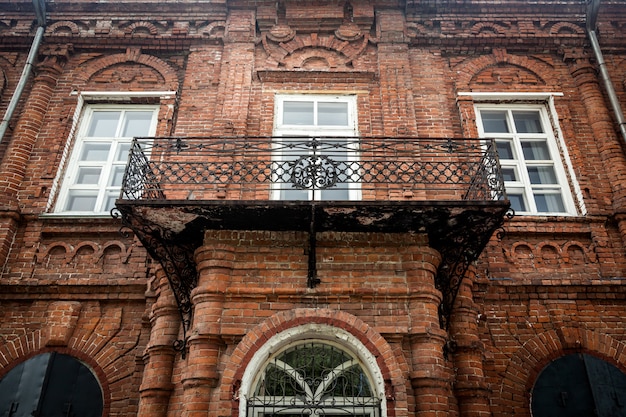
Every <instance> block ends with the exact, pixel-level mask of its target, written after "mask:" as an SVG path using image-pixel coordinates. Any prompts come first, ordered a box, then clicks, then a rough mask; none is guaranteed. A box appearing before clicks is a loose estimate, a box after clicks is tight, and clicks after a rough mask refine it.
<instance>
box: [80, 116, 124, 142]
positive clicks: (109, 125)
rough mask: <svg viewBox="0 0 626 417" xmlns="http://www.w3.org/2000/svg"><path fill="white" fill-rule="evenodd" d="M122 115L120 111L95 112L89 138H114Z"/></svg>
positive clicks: (88, 133)
mask: <svg viewBox="0 0 626 417" xmlns="http://www.w3.org/2000/svg"><path fill="white" fill-rule="evenodd" d="M120 115H121V112H119V111H94V112H93V113H92V115H91V124H90V125H89V130H88V132H87V136H92V137H94V136H95V137H114V136H115V131H116V130H117V122H118V121H119V119H120Z"/></svg>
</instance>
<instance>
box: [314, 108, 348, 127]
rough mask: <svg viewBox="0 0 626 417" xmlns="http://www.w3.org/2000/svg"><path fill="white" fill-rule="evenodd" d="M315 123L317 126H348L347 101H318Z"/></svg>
mask: <svg viewBox="0 0 626 417" xmlns="http://www.w3.org/2000/svg"><path fill="white" fill-rule="evenodd" d="M317 124H318V125H319V126H348V103H327V102H320V103H318V104H317Z"/></svg>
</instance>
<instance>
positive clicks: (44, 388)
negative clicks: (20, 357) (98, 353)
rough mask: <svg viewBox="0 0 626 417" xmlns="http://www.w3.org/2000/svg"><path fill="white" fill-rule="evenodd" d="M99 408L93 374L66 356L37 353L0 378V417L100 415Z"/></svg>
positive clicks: (101, 402)
mask: <svg viewBox="0 0 626 417" xmlns="http://www.w3.org/2000/svg"><path fill="white" fill-rule="evenodd" d="M102 411H103V397H102V388H101V387H100V384H99V383H98V380H97V379H96V377H95V375H94V373H93V372H92V371H91V370H90V369H89V368H88V367H87V366H85V365H84V364H83V363H82V362H80V361H79V360H77V359H75V358H74V357H72V356H69V355H65V354H61V353H56V352H48V353H43V354H41V355H37V356H35V357H33V358H30V359H29V360H27V361H25V362H22V363H21V364H19V365H18V366H16V367H15V368H13V369H12V370H11V371H9V373H7V374H6V375H5V376H4V378H2V379H1V380H0V416H6V417H32V416H37V417H56V416H69V417H73V416H76V417H78V416H80V417H101V416H102Z"/></svg>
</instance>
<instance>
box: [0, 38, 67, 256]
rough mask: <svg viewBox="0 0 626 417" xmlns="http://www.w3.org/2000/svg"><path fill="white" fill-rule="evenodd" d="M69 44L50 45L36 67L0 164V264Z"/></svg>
mask: <svg viewBox="0 0 626 417" xmlns="http://www.w3.org/2000/svg"><path fill="white" fill-rule="evenodd" d="M68 51H69V48H68V47H49V48H48V49H47V50H46V51H44V54H45V58H44V60H43V61H42V62H40V63H39V65H37V67H36V72H35V79H34V83H33V87H32V90H31V93H30V95H29V96H28V99H27V101H26V103H25V104H24V108H25V109H28V111H27V112H24V113H23V114H22V116H21V117H20V119H19V120H18V122H17V126H16V128H15V130H14V132H13V135H12V138H11V142H10V143H9V146H8V149H7V151H6V153H5V156H4V159H3V160H2V164H1V165H0V167H1V169H0V266H2V265H4V263H5V262H6V260H7V257H8V253H9V250H10V247H11V243H12V242H13V239H14V237H15V231H16V230H17V226H18V223H19V218H20V205H19V201H18V192H19V190H20V187H21V186H22V181H23V180H24V175H25V173H26V167H27V165H28V161H29V159H30V156H31V153H32V150H33V146H34V144H35V141H36V140H37V135H38V134H39V131H40V130H41V127H42V125H43V120H44V117H45V115H46V112H47V110H48V105H49V104H50V99H51V98H52V94H53V93H54V89H55V87H56V84H57V81H58V78H59V76H60V75H61V73H62V72H63V67H64V65H65V62H66V58H67V54H68Z"/></svg>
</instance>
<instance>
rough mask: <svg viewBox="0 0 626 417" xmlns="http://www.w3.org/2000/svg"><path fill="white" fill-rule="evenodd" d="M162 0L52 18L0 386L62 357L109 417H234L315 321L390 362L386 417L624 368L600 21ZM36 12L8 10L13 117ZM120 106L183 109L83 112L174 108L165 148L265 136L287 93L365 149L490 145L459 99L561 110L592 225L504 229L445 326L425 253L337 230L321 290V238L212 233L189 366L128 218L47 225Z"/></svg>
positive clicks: (619, 256)
mask: <svg viewBox="0 0 626 417" xmlns="http://www.w3.org/2000/svg"><path fill="white" fill-rule="evenodd" d="M157 3H158V2H156V3H155V2H135V1H124V2H115V3H107V4H102V3H99V4H98V7H97V8H96V7H95V5H94V4H92V2H90V1H80V2H76V1H74V2H69V1H68V2H58V1H57V2H55V3H54V5H52V4H50V5H49V6H50V10H49V16H48V18H49V20H50V21H49V25H48V27H47V28H46V36H45V40H44V45H43V47H42V49H41V53H40V57H39V63H38V65H37V68H36V75H37V76H36V77H32V79H31V80H30V81H29V83H28V84H27V88H26V91H25V94H24V96H23V98H22V100H21V102H20V105H19V106H18V110H17V113H16V115H15V116H14V117H13V118H12V120H11V122H10V129H9V131H8V133H7V135H6V137H5V138H4V139H3V141H2V143H0V158H3V159H2V163H1V165H0V172H2V173H3V177H4V178H0V198H1V199H2V202H1V203H0V207H2V211H0V261H1V262H0V377H2V376H4V375H6V373H7V372H9V371H10V370H11V369H12V368H13V367H15V366H16V365H17V364H18V363H20V362H23V361H24V360H26V359H28V358H30V357H32V356H34V355H36V354H38V353H41V352H45V351H50V350H55V351H59V352H63V353H68V354H70V355H73V356H75V357H77V358H78V359H80V360H81V361H83V362H84V363H85V364H86V365H88V366H89V367H90V368H91V369H92V370H93V371H94V373H95V374H96V376H97V377H98V380H99V381H100V383H101V384H102V388H103V392H104V397H105V398H104V400H105V401H104V403H105V416H106V415H112V416H113V415H115V416H132V415H141V416H150V417H157V416H158V417H166V416H173V415H179V414H182V415H184V416H190V417H191V416H195V415H200V414H202V415H207V413H208V415H211V416H230V415H237V413H238V407H239V405H240V403H241V393H240V392H239V390H238V389H239V387H240V386H241V383H242V378H243V375H244V372H245V370H246V365H247V364H249V363H250V361H251V359H252V356H253V355H254V353H255V352H256V351H257V350H258V349H260V348H261V347H262V346H263V345H264V343H266V342H267V341H268V340H270V339H271V338H272V337H280V335H281V334H283V332H284V331H286V330H288V329H293V328H297V327H298V326H302V325H304V324H311V323H312V324H319V325H324V326H328V327H333V326H334V327H336V328H338V329H341V330H342V331H345V332H347V333H350V334H352V335H353V336H354V337H355V338H356V339H358V340H359V341H360V343H362V344H363V345H364V346H366V347H367V349H369V350H370V351H371V352H372V354H373V355H374V356H375V357H376V361H377V366H378V367H379V368H380V370H381V375H382V378H383V379H384V385H385V388H384V395H385V401H386V404H387V415H389V416H404V415H420V416H435V415H436V416H444V415H445V416H456V415H459V416H485V415H490V414H489V413H491V415H494V416H506V415H512V414H513V413H515V414H516V415H518V414H519V415H530V411H529V404H530V391H531V390H532V387H533V384H534V382H535V380H536V378H537V376H538V374H539V373H540V371H541V370H542V369H543V367H544V366H546V365H547V364H548V363H549V362H550V361H551V360H553V359H555V358H558V357H559V356H562V355H563V354H566V353H569V352H586V353H590V354H593V355H595V356H598V357H600V358H602V359H604V360H606V361H608V362H609V363H611V364H613V365H615V366H617V367H618V368H619V369H621V370H622V371H625V372H626V358H625V357H624V355H625V354H624V353H623V352H625V350H624V343H625V342H626V339H625V335H624V331H623V327H624V326H623V317H624V315H626V302H625V300H624V290H623V289H622V288H623V284H624V279H626V278H625V277H626V256H625V255H626V250H625V247H626V244H625V241H626V218H625V216H624V204H625V202H626V158H625V156H624V155H625V153H624V146H623V144H620V139H619V136H618V134H617V129H616V126H615V123H614V118H613V116H612V115H611V112H610V108H609V106H608V102H607V100H606V97H605V93H604V91H603V87H602V84H601V82H600V80H599V79H598V75H597V67H596V63H595V60H594V59H593V57H592V54H591V52H590V50H589V47H588V42H587V40H586V35H585V21H584V13H585V2H584V1H582V0H581V1H578V0H571V1H565V2H560V3H559V4H552V5H547V4H546V5H540V6H537V7H533V8H530V7H529V6H527V5H526V4H525V3H524V2H517V1H514V2H505V3H506V4H505V3H501V4H499V3H497V2H496V3H493V2H492V3H489V4H483V3H482V2H480V1H476V2H474V3H476V4H474V5H473V6H472V7H473V8H469V7H467V4H466V2H456V1H447V2H432V1H420V2H416V1H411V2H407V4H406V7H399V6H397V5H395V4H391V3H389V2H385V1H370V2H364V3H363V2H358V4H357V2H353V3H354V4H352V8H351V9H350V8H348V7H344V6H345V5H344V4H343V2H314V1H309V2H304V3H302V2H292V1H285V2H283V3H284V4H282V5H281V7H284V12H283V11H281V7H278V8H277V7H276V4H275V2H263V1H256V2H248V1H244V0H241V1H234V2H224V1H219V2H218V1H216V2H209V3H207V2H198V3H196V2H191V1H188V2H182V3H180V2H178V3H168V4H162V2H161V3H158V4H157ZM318 3H319V4H318ZM604 3H606V4H604ZM604 3H603V5H602V7H601V14H600V18H599V29H600V30H599V33H600V42H601V44H602V48H603V51H604V52H605V55H606V56H605V58H606V61H607V68H608V70H609V72H610V74H611V77H612V79H613V81H614V85H615V89H616V91H617V95H618V99H619V101H620V102H621V104H622V106H623V107H626V75H625V74H626V71H625V70H624V62H625V61H624V48H623V45H624V33H625V31H624V30H623V28H624V26H625V25H626V15H625V14H624V10H626V4H625V3H624V2H623V1H622V0H615V1H612V2H604ZM157 6H158V7H157ZM474 6H475V7H474ZM31 8H32V5H31V2H29V1H27V0H24V1H10V2H1V1H0V9H1V10H6V12H3V13H6V18H5V19H4V20H2V22H0V111H1V112H2V113H3V114H4V111H5V109H6V107H7V106H8V102H9V100H10V98H11V94H12V92H13V90H14V89H15V86H16V84H17V80H18V78H19V74H20V73H21V69H22V67H23V65H24V62H25V59H26V55H27V53H28V47H29V41H30V39H31V38H32V33H33V29H32V24H33V23H32V22H33V13H32V10H31ZM120 91H125V92H134V93H138V92H146V91H153V92H154V91H158V92H170V93H171V92H174V93H173V94H172V95H167V96H165V95H163V96H161V95H155V96H150V97H138V96H137V95H135V96H134V97H133V98H124V99H120V98H119V97H118V98H115V97H113V98H111V97H106V96H105V95H100V96H98V98H93V97H94V96H90V98H89V97H88V98H87V99H86V100H87V103H89V102H90V100H91V102H118V103H119V102H125V103H130V102H135V103H150V104H158V105H159V106H160V110H159V115H158V119H159V122H158V126H157V136H167V135H175V136H194V135H197V136H219V135H223V136H237V135H240V136H245V135H254V136H270V135H272V133H273V128H274V96H275V95H276V94H285V93H315V94H354V95H356V97H357V113H358V116H357V117H358V131H359V134H361V135H363V136H390V137H396V136H417V137H420V138H425V137H431V138H436V137H477V136H478V130H477V126H476V114H475V111H474V107H473V106H474V104H475V103H476V100H475V99H474V98H473V96H467V95H466V96H461V95H459V93H462V92H472V93H475V92H483V93H489V92H491V93H495V92H497V93H507V92H508V93H516V92H534V93H558V94H556V95H554V96H553V105H554V109H555V110H556V114H557V117H558V120H556V121H553V122H558V126H559V127H560V132H557V133H558V134H560V135H561V137H562V138H563V145H564V146H566V148H567V153H568V155H569V161H566V162H569V163H570V164H571V170H568V175H569V174H573V175H574V176H575V178H572V177H570V178H569V180H570V181H569V183H570V184H571V188H572V193H573V194H574V196H575V199H576V203H577V208H578V211H579V212H578V215H576V216H569V217H565V216H563V217H555V216H516V217H515V218H514V219H512V220H509V221H507V222H506V223H505V226H504V229H505V230H506V235H505V236H504V237H502V238H501V239H498V238H496V237H494V238H493V239H492V240H491V242H490V243H489V245H488V246H487V247H486V248H485V250H484V252H483V253H482V255H481V257H480V258H479V260H478V261H477V262H476V263H475V264H474V265H473V266H472V268H471V269H470V271H469V272H468V274H467V277H466V279H465V280H464V281H463V285H462V286H461V290H460V293H459V296H458V300H457V304H456V310H455V314H454V315H453V320H452V323H451V326H450V328H449V329H441V328H439V319H438V316H437V304H438V302H439V301H440V299H441V294H439V292H438V291H436V290H435V289H434V284H433V276H434V275H433V274H434V273H435V268H436V265H438V260H437V254H436V253H433V251H432V249H431V248H430V247H429V246H428V240H427V239H426V238H425V236H424V235H405V234H378V233H371V234H342V233H338V232H325V233H319V234H318V236H317V274H318V277H319V278H320V280H321V284H320V285H319V286H318V287H316V288H314V289H311V288H309V287H308V286H307V274H308V252H307V251H308V250H309V249H308V244H309V242H308V239H309V238H308V234H307V233H304V232H264V231H227V230H225V231H208V232H206V235H205V239H204V243H203V244H202V246H201V247H200V249H198V251H197V252H196V255H195V256H196V261H197V265H198V286H197V287H196V288H195V289H194V291H193V292H192V294H191V300H192V304H193V306H192V308H194V309H195V314H194V315H193V322H192V323H190V324H189V328H188V329H187V330H188V333H187V334H186V335H187V336H188V337H189V340H188V341H187V351H186V356H185V358H183V357H182V356H181V352H179V351H176V350H175V349H174V348H173V346H172V344H173V342H174V341H175V340H177V339H180V338H181V337H182V336H183V333H182V326H181V323H180V313H179V311H178V308H177V305H176V302H175V297H174V294H173V293H172V292H171V289H170V286H169V284H168V281H167V277H166V275H167V274H166V273H165V272H164V271H163V270H162V269H160V267H159V266H158V264H157V262H156V261H155V260H153V259H151V258H150V257H149V256H148V255H147V252H146V250H145V249H144V248H143V247H142V244H141V242H140V241H139V240H138V239H137V238H136V237H134V236H133V235H132V234H120V233H118V232H119V228H120V226H121V225H120V224H119V221H118V220H114V219H108V218H106V219H105V218H90V217H85V218H68V217H65V218H63V217H58V216H57V217H55V216H52V215H50V212H51V211H52V210H53V207H54V204H55V199H56V197H57V196H58V187H59V180H60V179H61V178H62V174H63V172H65V171H64V170H65V169H66V168H67V156H68V153H69V152H70V151H71V149H72V148H71V146H72V143H73V142H72V139H73V136H72V134H73V132H74V131H73V129H74V128H75V127H76V117H77V116H80V99H79V97H87V96H85V95H84V93H85V92H120ZM129 95H132V94H130V93H129ZM554 124H556V123H554ZM16 155H21V157H22V158H23V159H22V160H18V159H16ZM407 197H408V196H407ZM382 198H387V197H386V196H385V197H382ZM415 198H417V196H415ZM416 271H419V272H416ZM455 346H457V348H456V351H455V350H454V348H455Z"/></svg>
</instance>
